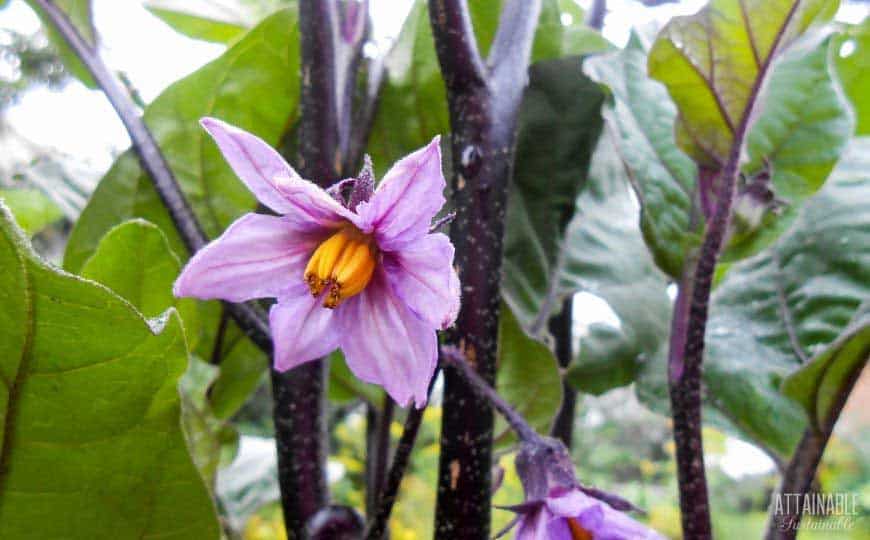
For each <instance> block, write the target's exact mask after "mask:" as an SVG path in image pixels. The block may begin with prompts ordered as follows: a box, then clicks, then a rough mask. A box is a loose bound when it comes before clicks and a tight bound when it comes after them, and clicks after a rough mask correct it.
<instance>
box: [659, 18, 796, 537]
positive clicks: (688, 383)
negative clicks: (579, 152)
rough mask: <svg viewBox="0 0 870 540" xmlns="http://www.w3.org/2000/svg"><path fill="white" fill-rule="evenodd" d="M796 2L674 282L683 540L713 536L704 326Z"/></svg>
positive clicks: (673, 391) (673, 382)
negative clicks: (755, 115) (693, 254)
mask: <svg viewBox="0 0 870 540" xmlns="http://www.w3.org/2000/svg"><path fill="white" fill-rule="evenodd" d="M799 3H800V2H795V3H794V4H793V5H792V7H791V9H790V10H789V12H788V14H787V15H786V18H785V20H784V21H783V24H782V27H780V29H779V31H778V33H777V35H776V37H775V39H774V42H773V44H772V46H771V48H770V53H769V55H768V57H767V58H765V60H764V63H763V64H762V65H761V66H760V67H759V70H758V74H757V76H756V78H755V81H754V82H753V87H752V91H751V92H750V93H749V96H748V98H747V102H746V106H745V107H744V109H743V112H742V115H741V118H740V122H739V124H738V125H737V128H736V129H735V131H734V138H733V140H732V143H731V147H730V150H729V154H728V159H727V161H726V162H725V166H724V167H723V169H722V175H721V176H720V177H719V178H718V181H719V186H718V193H716V198H715V201H714V209H713V214H712V216H710V217H709V218H708V220H707V227H706V231H705V234H704V239H703V241H702V243H701V248H700V250H699V251H698V254H697V259H695V261H694V268H692V267H693V265H692V264H691V262H690V263H688V264H687V265H686V269H685V270H684V272H683V278H682V279H681V281H680V284H679V291H678V295H677V305H676V306H675V309H674V316H673V320H672V323H671V330H672V334H671V342H670V345H671V350H670V353H669V361H670V367H669V371H670V373H671V376H670V377H669V381H670V396H671V413H672V415H673V421H674V442H675V446H676V457H677V479H678V482H679V494H680V510H681V514H682V525H683V538H684V539H685V540H706V539H709V538H712V534H713V533H712V525H711V521H710V502H709V497H708V493H707V478H706V474H705V471H704V449H703V438H702V422H701V402H702V396H701V380H702V367H701V366H702V362H703V359H704V333H705V331H706V328H707V318H708V311H709V306H710V291H711V289H712V285H713V276H714V273H715V270H716V262H717V260H718V258H719V253H720V252H721V250H722V244H723V242H724V240H725V235H726V233H727V231H728V225H729V222H730V220H731V207H732V203H733V201H734V195H735V191H736V185H737V177H738V175H739V174H740V155H741V153H742V150H743V143H744V141H745V139H746V133H747V131H748V129H749V124H750V119H751V118H752V112H753V109H754V107H755V103H756V101H757V99H758V96H759V94H760V92H761V87H762V83H763V82H764V78H765V76H766V74H767V72H768V71H769V69H770V66H771V63H772V61H773V58H774V55H775V53H776V51H777V48H778V46H779V44H780V42H781V40H782V37H783V35H784V34H785V30H786V28H787V27H788V26H789V23H790V21H791V19H792V17H793V16H794V13H795V11H796V9H797V6H798V4H799ZM684 302H688V309H687V312H686V311H684ZM684 317H685V318H684ZM681 345H682V347H681Z"/></svg>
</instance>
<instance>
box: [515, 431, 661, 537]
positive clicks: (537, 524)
mask: <svg viewBox="0 0 870 540" xmlns="http://www.w3.org/2000/svg"><path fill="white" fill-rule="evenodd" d="M516 468H517V474H518V475H519V477H520V480H521V481H522V483H523V489H524V490H525V492H526V500H525V502H523V503H522V504H519V505H516V506H510V507H506V508H505V509H507V510H511V511H513V512H516V513H517V516H518V517H517V520H516V522H515V523H516V527H517V530H516V536H515V537H514V538H515V539H516V540H664V537H663V536H662V535H660V534H659V533H657V532H655V531H654V530H652V529H650V528H648V527H646V526H644V525H642V524H640V523H638V522H637V521H635V520H633V519H632V518H631V517H629V516H628V514H627V513H626V512H628V511H630V510H637V509H636V508H635V507H634V506H633V505H632V504H631V503H629V502H628V501H626V500H625V499H622V498H621V497H619V496H617V495H613V494H610V493H606V492H604V491H601V490H597V489H594V488H589V487H585V486H583V485H581V484H580V483H579V482H578V481H577V479H576V477H575V476H574V465H573V464H572V463H571V457H570V454H569V453H568V450H567V449H566V448H565V446H564V445H563V444H562V443H561V442H560V441H557V440H555V439H551V438H540V439H538V440H531V441H526V442H524V443H523V445H522V446H521V447H520V451H519V452H518V453H517V458H516ZM504 532H507V531H504Z"/></svg>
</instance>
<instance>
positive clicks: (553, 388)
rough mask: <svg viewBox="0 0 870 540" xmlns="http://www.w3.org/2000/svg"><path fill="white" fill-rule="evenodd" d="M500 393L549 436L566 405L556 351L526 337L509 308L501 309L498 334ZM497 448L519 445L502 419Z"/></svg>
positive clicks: (497, 425)
mask: <svg viewBox="0 0 870 540" xmlns="http://www.w3.org/2000/svg"><path fill="white" fill-rule="evenodd" d="M496 369H497V375H496V377H497V379H496V389H497V390H498V393H499V394H501V396H502V397H504V398H505V400H507V402H508V403H510V404H511V405H513V407H514V408H515V409H516V410H517V412H519V413H520V414H521V415H522V416H523V418H525V419H526V420H527V421H528V422H529V424H531V426H532V427H533V428H535V430H537V431H538V432H539V433H548V432H549V431H550V424H552V422H553V418H554V417H555V416H556V412H557V411H558V410H559V405H560V404H561V403H562V378H561V377H560V375H559V367H558V364H557V363H556V357H555V356H553V353H552V351H550V349H549V348H548V347H547V346H546V345H544V344H543V343H541V342H540V341H537V340H535V339H532V338H531V337H529V336H528V334H526V333H525V332H524V331H523V329H522V327H520V324H519V321H517V319H516V317H514V316H513V313H511V310H510V308H508V306H506V305H504V304H503V305H502V307H501V319H500V321H499V330H498V365H497V368H496ZM494 440H495V444H496V445H498V446H500V447H504V446H507V445H510V444H513V443H514V442H516V436H515V435H514V433H513V431H512V430H511V429H510V428H509V427H508V426H507V424H506V423H505V422H504V420H502V419H501V418H498V420H497V421H496V426H495V437H494Z"/></svg>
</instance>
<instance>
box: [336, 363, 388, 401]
mask: <svg viewBox="0 0 870 540" xmlns="http://www.w3.org/2000/svg"><path fill="white" fill-rule="evenodd" d="M328 392H329V401H332V402H335V403H349V402H351V401H354V400H357V399H362V400H365V401H367V402H368V403H370V404H372V405H374V406H376V407H380V406H381V403H383V400H384V398H383V396H384V392H383V390H381V389H380V387H379V386H376V385H374V384H369V383H367V382H363V381H361V380H360V379H359V378H357V376H356V375H354V374H353V372H351V370H350V368H349V367H347V362H345V360H344V353H342V352H341V351H340V350H337V351H335V352H333V353H332V354H330V355H329V389H328Z"/></svg>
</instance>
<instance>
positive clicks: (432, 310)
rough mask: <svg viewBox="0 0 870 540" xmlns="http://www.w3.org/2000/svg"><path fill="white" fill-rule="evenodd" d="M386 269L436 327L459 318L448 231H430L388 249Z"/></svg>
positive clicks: (398, 290) (400, 290)
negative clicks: (414, 241)
mask: <svg viewBox="0 0 870 540" xmlns="http://www.w3.org/2000/svg"><path fill="white" fill-rule="evenodd" d="M384 270H385V271H386V273H387V276H388V277H389V279H390V283H392V285H393V289H394V290H395V291H396V294H397V295H398V296H399V297H400V298H401V299H402V300H403V301H404V302H405V303H406V304H408V306H409V307H410V308H411V309H412V310H413V311H414V312H415V313H416V314H417V315H419V316H420V317H421V318H423V319H425V320H426V321H428V322H429V323H430V324H431V325H432V326H433V328H440V329H442V330H443V329H445V328H447V327H449V326H451V325H452V324H453V322H454V321H455V320H456V315H457V314H458V313H459V277H458V276H457V275H456V270H454V268H453V244H451V243H450V239H449V238H447V236H446V235H444V234H442V233H434V234H427V235H426V236H424V237H423V238H422V239H421V240H419V241H418V242H416V243H414V244H412V245H409V246H408V247H407V248H405V249H403V250H402V251H396V252H392V253H390V252H387V253H385V254H384Z"/></svg>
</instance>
